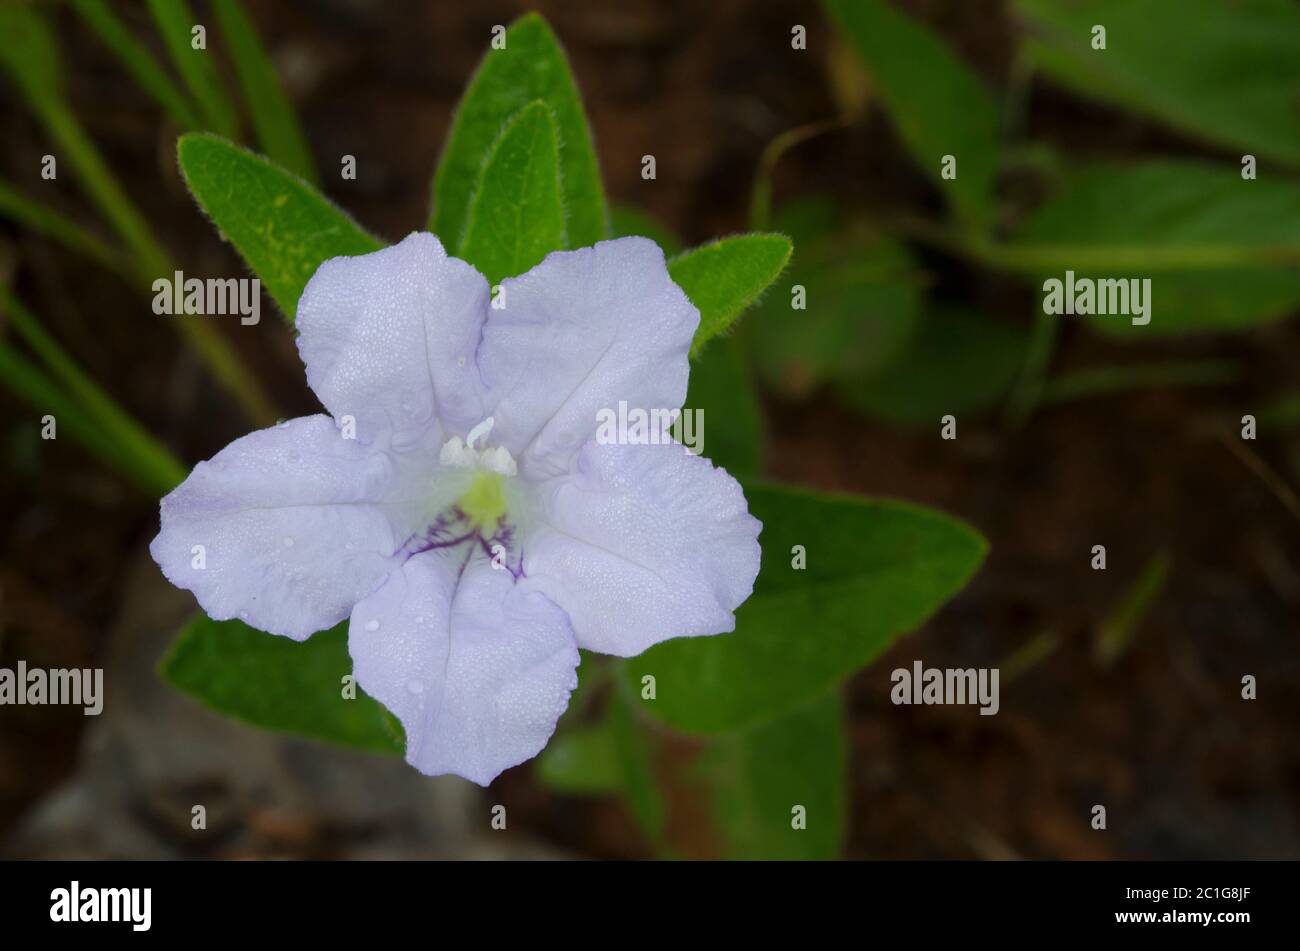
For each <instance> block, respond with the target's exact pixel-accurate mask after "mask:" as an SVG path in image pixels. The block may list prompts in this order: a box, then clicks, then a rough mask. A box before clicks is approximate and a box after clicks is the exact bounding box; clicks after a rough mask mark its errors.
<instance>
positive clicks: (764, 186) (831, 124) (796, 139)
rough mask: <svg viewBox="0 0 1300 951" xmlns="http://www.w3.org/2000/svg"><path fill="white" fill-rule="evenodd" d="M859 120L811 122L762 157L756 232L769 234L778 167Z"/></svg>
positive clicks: (753, 203)
mask: <svg viewBox="0 0 1300 951" xmlns="http://www.w3.org/2000/svg"><path fill="white" fill-rule="evenodd" d="M856 120H857V116H856V115H850V114H845V115H841V116H836V117H834V118H831V119H822V120H821V121H820V122H811V123H809V124H807V125H802V126H799V127H797V128H794V129H787V130H786V131H785V132H782V133H781V134H780V135H778V136H777V137H776V138H774V139H772V141H771V142H769V143H767V145H766V146H765V147H764V149H763V154H762V155H761V156H759V160H758V172H757V173H756V174H755V176H754V190H753V192H752V193H751V194H750V198H749V226H750V228H752V229H753V230H754V231H766V230H767V229H768V228H769V227H770V226H771V220H772V174H773V172H774V171H775V170H776V164H777V162H779V161H780V160H781V157H782V156H783V155H785V153H787V152H789V151H790V150H791V149H793V148H795V147H796V146H799V145H802V144H803V143H804V142H807V141H809V140H810V139H815V138H817V137H818V136H820V135H825V134H826V133H827V132H834V131H835V130H836V129H842V128H845V127H846V126H849V125H851V124H852V123H853V122H855V121H856Z"/></svg>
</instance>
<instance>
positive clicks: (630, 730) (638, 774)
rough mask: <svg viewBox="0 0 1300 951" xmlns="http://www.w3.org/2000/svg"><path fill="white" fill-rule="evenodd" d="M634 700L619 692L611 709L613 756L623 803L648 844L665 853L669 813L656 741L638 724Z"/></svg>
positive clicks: (614, 696)
mask: <svg viewBox="0 0 1300 951" xmlns="http://www.w3.org/2000/svg"><path fill="white" fill-rule="evenodd" d="M633 696H635V694H632V693H631V692H630V691H628V690H626V689H622V690H620V689H617V688H616V689H615V690H614V692H613V696H612V697H611V698H610V706H609V723H610V730H611V731H612V734H613V738H614V753H615V755H616V757H617V759H618V766H619V771H620V773H621V774H622V793H623V801H624V802H626V803H627V807H628V810H629V811H630V812H631V813H632V818H634V819H635V820H636V824H637V826H638V827H639V828H640V829H641V832H642V834H643V835H645V837H646V840H647V841H648V842H649V843H650V844H651V846H652V847H653V848H654V849H655V850H656V851H657V852H660V853H663V852H664V851H665V849H666V848H667V843H666V840H665V838H664V833H665V831H666V829H667V822H668V809H667V806H666V805H665V804H664V800H663V796H662V795H660V792H659V786H658V784H657V783H656V782H655V772H654V737H653V736H652V735H651V734H650V732H649V731H647V730H646V729H644V728H643V727H642V726H641V724H640V723H638V722H637V718H636V711H635V709H634V708H633V707H632V703H633V702H634V701H633V700H632V697H633Z"/></svg>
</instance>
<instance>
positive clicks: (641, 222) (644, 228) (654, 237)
mask: <svg viewBox="0 0 1300 951" xmlns="http://www.w3.org/2000/svg"><path fill="white" fill-rule="evenodd" d="M609 225H610V234H612V235H613V236H614V237H616V238H628V237H638V238H649V239H650V240H651V241H653V242H654V243H655V244H657V245H659V248H660V250H662V251H663V253H664V255H665V256H667V257H672V256H673V255H674V254H680V253H681V252H682V251H683V250H685V248H684V247H683V245H682V241H681V239H680V238H678V237H677V235H675V234H673V233H672V230H671V229H669V227H668V226H667V225H665V224H664V223H663V222H661V221H659V220H658V219H657V218H655V217H654V216H653V215H650V214H647V213H646V212H644V211H642V210H641V209H639V208H631V207H629V206H627V205H615V206H614V207H613V208H611V209H610V212H609Z"/></svg>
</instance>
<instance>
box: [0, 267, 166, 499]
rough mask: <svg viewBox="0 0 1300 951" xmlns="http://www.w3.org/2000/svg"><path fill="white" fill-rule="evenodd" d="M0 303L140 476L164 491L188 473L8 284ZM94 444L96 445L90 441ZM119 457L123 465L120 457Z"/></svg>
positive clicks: (0, 290) (138, 478)
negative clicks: (102, 386)
mask: <svg viewBox="0 0 1300 951" xmlns="http://www.w3.org/2000/svg"><path fill="white" fill-rule="evenodd" d="M0 309H3V311H4V312H5V314H6V315H7V316H8V318H9V323H10V324H11V325H12V326H13V328H14V330H16V331H17V332H18V335H19V336H20V337H22V338H23V340H24V341H26V342H27V345H28V346H30V347H31V348H32V350H33V351H34V352H35V353H36V355H37V356H38V357H40V358H41V360H42V361H43V362H44V363H45V365H46V366H47V367H48V368H49V370H50V372H51V373H53V374H54V377H55V378H56V380H57V382H58V383H60V384H62V386H63V389H64V391H65V392H66V393H68V394H69V395H70V396H71V398H72V400H73V401H74V402H75V403H76V404H77V405H78V406H79V407H80V409H81V410H82V411H83V412H84V414H85V416H86V417H87V418H88V419H89V420H90V421H91V422H92V423H93V424H94V425H95V426H96V427H97V428H96V433H97V434H102V436H103V437H104V438H105V439H107V440H108V441H109V442H110V443H111V444H112V445H113V446H114V447H116V448H117V449H118V450H119V453H118V455H120V456H121V457H125V459H127V460H129V462H130V466H129V468H130V470H131V474H132V475H133V477H135V478H136V481H137V482H140V483H141V484H143V485H145V486H147V487H148V488H149V489H150V490H151V491H155V492H158V493H159V494H165V493H167V492H169V491H171V490H172V489H173V488H175V487H176V486H177V485H178V484H180V482H181V481H182V480H183V479H184V478H185V475H186V471H187V470H186V468H185V466H183V465H182V464H181V463H180V462H179V461H178V460H177V459H176V457H175V456H173V455H172V454H171V453H170V452H168V451H167V450H166V449H165V448H164V447H163V446H162V445H160V444H159V443H158V442H157V441H156V440H155V439H154V438H153V437H152V436H151V435H149V433H148V432H147V431H146V430H145V429H144V428H143V427H142V426H140V424H139V423H137V422H136V421H135V419H134V418H132V417H131V415H130V414H129V413H127V412H126V411H125V410H123V409H122V408H121V407H120V406H119V405H118V404H117V403H116V402H114V400H113V398H112V397H111V396H109V395H108V394H107V393H106V392H104V390H102V389H101V388H100V387H99V386H98V385H97V384H96V383H95V382H94V381H93V380H91V379H90V377H88V376H87V375H86V374H85V373H84V372H82V370H81V368H80V367H79V366H77V364H76V361H75V360H73V359H72V358H71V357H70V356H69V355H68V354H67V353H66V352H65V351H64V350H63V349H62V348H61V347H60V346H59V344H58V342H57V341H56V340H55V339H54V338H53V337H51V336H50V335H49V334H47V333H46V332H45V330H44V329H43V328H42V327H41V326H40V323H39V321H37V319H36V318H35V317H34V316H33V315H32V313H31V312H30V311H29V310H27V308H26V307H24V306H23V305H22V304H21V303H20V302H19V301H18V299H17V298H15V297H14V296H13V295H12V294H11V293H10V292H9V291H8V290H6V289H3V288H0ZM42 392H43V393H44V391H42ZM88 445H91V444H88ZM91 448H95V446H94V445H91ZM118 462H119V465H120V464H121V460H120V459H119V460H118Z"/></svg>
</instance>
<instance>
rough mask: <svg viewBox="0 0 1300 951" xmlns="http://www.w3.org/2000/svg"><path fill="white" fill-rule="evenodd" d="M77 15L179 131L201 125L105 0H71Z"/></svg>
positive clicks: (184, 99) (185, 98) (187, 101)
mask: <svg viewBox="0 0 1300 951" xmlns="http://www.w3.org/2000/svg"><path fill="white" fill-rule="evenodd" d="M72 6H73V7H74V8H75V9H76V11H77V13H78V14H80V15H81V18H82V19H83V20H85V21H86V22H87V23H88V24H90V27H91V29H93V30H94V31H95V32H96V33H98V34H99V38H100V39H101V40H103V41H104V45H105V46H107V47H108V48H109V49H110V50H112V51H113V54H114V55H115V56H116V57H117V58H118V60H119V62H121V64H122V65H123V66H124V67H126V71H127V72H129V73H130V74H131V77H132V78H133V79H134V80H135V81H136V84H137V85H138V86H139V87H140V88H141V89H143V90H144V91H145V92H146V93H147V94H148V95H149V96H150V97H152V98H153V100H154V101H155V102H157V103H158V104H159V105H160V106H162V107H163V110H164V111H165V112H166V113H167V115H169V116H170V117H171V119H172V121H173V122H175V123H176V125H178V126H179V127H180V129H181V131H183V132H191V131H194V130H196V129H199V128H201V127H202V120H200V119H199V116H198V114H197V113H196V112H195V111H194V107H193V106H192V105H191V103H190V101H189V99H188V98H187V97H186V96H185V94H184V93H183V92H182V91H181V90H180V89H179V88H178V87H177V85H176V83H175V82H174V81H173V80H172V78H171V77H170V76H169V75H167V72H166V71H165V70H164V69H163V68H162V67H161V66H159V65H158V63H157V62H156V61H155V60H154V58H153V56H152V55H151V54H150V53H149V51H148V50H147V49H145V48H144V47H143V46H142V45H140V43H138V42H136V39H135V37H133V36H132V35H131V32H130V31H129V30H128V29H127V28H126V26H125V24H123V23H122V21H121V20H119V19H118V17H117V14H115V13H114V12H113V8H112V7H110V6H109V5H108V4H107V3H106V2H105V0H72Z"/></svg>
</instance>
